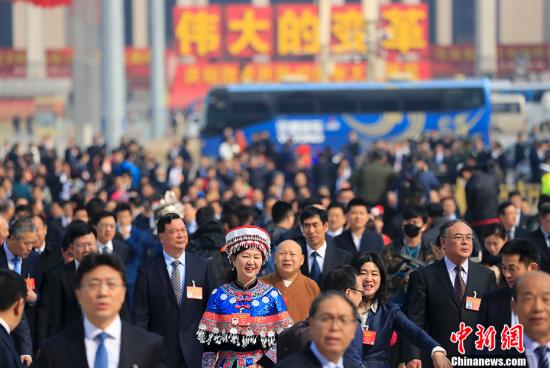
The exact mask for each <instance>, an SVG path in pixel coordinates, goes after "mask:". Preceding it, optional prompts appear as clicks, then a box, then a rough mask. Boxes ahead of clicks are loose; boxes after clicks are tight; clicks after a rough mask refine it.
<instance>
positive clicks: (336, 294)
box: [309, 290, 357, 318]
mask: <svg viewBox="0 0 550 368" xmlns="http://www.w3.org/2000/svg"><path fill="white" fill-rule="evenodd" d="M331 298H340V299H342V300H345V302H346V303H347V304H348V305H349V306H350V307H351V309H352V315H353V316H354V317H355V316H357V307H356V306H355V305H353V303H352V302H351V300H349V299H348V298H347V297H346V296H345V295H344V293H343V292H341V291H336V290H330V291H325V292H323V293H321V295H319V296H318V297H317V298H315V300H314V301H313V303H311V307H310V308H309V318H313V317H315V315H316V314H317V311H318V310H319V307H320V306H321V303H323V302H324V301H325V300H328V299H331Z"/></svg>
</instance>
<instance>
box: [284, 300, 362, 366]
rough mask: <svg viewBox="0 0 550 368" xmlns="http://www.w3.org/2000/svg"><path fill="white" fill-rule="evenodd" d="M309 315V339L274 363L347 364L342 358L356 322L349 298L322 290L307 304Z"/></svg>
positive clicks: (353, 335) (307, 364)
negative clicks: (305, 343) (301, 348)
mask: <svg viewBox="0 0 550 368" xmlns="http://www.w3.org/2000/svg"><path fill="white" fill-rule="evenodd" d="M309 318H310V321H311V323H310V326H311V338H312V342H311V343H310V344H308V345H307V346H306V348H305V349H303V350H302V351H300V352H298V353H293V354H291V355H289V356H288V357H286V358H285V359H283V360H282V361H280V362H279V363H278V364H277V367H279V368H294V367H301V368H322V367H326V366H328V364H330V363H332V364H334V367H337V368H347V367H351V366H352V365H350V364H349V362H347V361H346V360H345V359H344V352H345V351H346V349H347V348H348V346H349V344H350V343H351V341H352V340H353V338H354V337H355V332H356V330H357V324H358V322H357V309H356V308H355V306H354V305H353V303H352V302H351V300H349V299H347V298H346V297H345V296H344V295H343V294H342V293H339V292H335V291H329V292H327V293H323V294H321V296H319V297H318V298H317V299H316V300H315V301H314V302H313V304H312V305H311V309H310V312H309ZM336 322H338V323H336ZM329 337H330V339H329Z"/></svg>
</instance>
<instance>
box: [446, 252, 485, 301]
mask: <svg viewBox="0 0 550 368" xmlns="http://www.w3.org/2000/svg"><path fill="white" fill-rule="evenodd" d="M443 259H444V260H445V266H446V267H447V273H448V274H449V277H450V278H451V285H453V287H454V286H455V277H456V271H455V267H456V266H457V265H455V264H454V263H453V262H452V261H451V260H450V259H449V258H447V256H445V258H443ZM461 266H462V270H463V271H462V272H461V273H460V277H462V281H464V285H466V284H467V281H468V260H466V262H464V263H463V264H461ZM477 297H478V298H480V297H481V295H478V296H477Z"/></svg>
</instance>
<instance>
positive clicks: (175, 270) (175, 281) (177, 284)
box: [170, 261, 181, 304]
mask: <svg viewBox="0 0 550 368" xmlns="http://www.w3.org/2000/svg"><path fill="white" fill-rule="evenodd" d="M179 264H180V261H173V262H172V274H171V275H170V281H171V282H172V289H174V294H175V295H176V300H177V301H178V304H181V275H180V269H179V267H178V266H179Z"/></svg>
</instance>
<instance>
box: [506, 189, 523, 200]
mask: <svg viewBox="0 0 550 368" xmlns="http://www.w3.org/2000/svg"><path fill="white" fill-rule="evenodd" d="M515 196H520V197H521V198H522V199H523V196H522V195H521V193H520V192H518V191H517V190H512V191H510V193H508V199H512V197H515Z"/></svg>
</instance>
